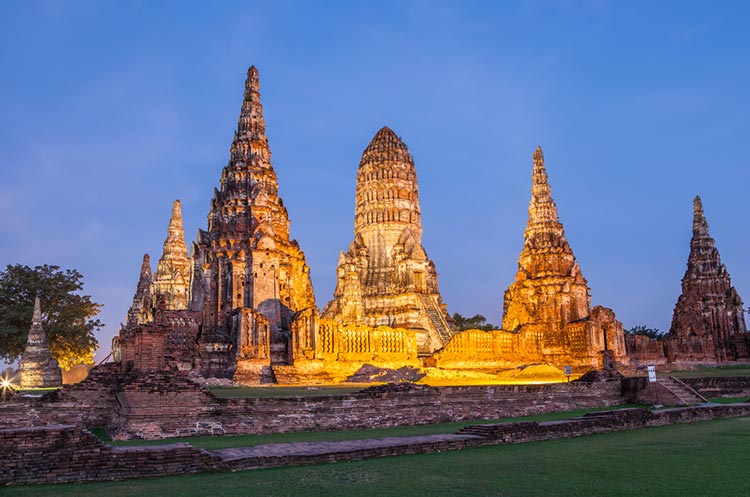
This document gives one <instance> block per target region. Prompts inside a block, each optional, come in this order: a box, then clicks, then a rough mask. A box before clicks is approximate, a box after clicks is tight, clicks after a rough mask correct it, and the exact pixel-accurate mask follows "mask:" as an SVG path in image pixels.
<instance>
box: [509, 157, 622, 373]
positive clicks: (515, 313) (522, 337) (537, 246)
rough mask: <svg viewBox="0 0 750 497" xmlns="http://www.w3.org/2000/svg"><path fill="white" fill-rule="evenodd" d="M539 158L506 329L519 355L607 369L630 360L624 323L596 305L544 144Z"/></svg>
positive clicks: (554, 362) (511, 293)
mask: <svg viewBox="0 0 750 497" xmlns="http://www.w3.org/2000/svg"><path fill="white" fill-rule="evenodd" d="M533 159H534V169H533V172H532V185H531V202H529V220H528V223H527V224H526V231H524V237H523V238H524V241H523V249H522V250H521V255H520V256H519V258H518V273H517V274H516V280H515V281H514V282H513V283H511V285H510V286H509V287H508V289H507V290H506V291H505V297H504V302H503V329H504V330H506V331H510V332H513V333H515V334H516V338H515V344H516V345H514V347H517V349H516V350H515V352H514V353H515V355H516V358H517V359H524V360H527V361H529V360H544V361H545V362H549V363H553V364H555V365H557V366H561V365H573V366H586V367H590V366H597V367H601V368H603V369H608V368H610V367H612V365H613V362H614V361H617V362H620V363H624V362H627V359H626V357H625V340H624V336H623V332H622V323H620V322H619V321H617V319H616V318H615V314H614V312H613V311H612V310H611V309H608V308H605V307H601V306H596V307H595V308H593V309H591V297H590V296H589V288H588V285H587V283H586V278H584V277H583V274H582V273H581V268H580V267H579V266H578V262H577V261H576V258H575V256H574V255H573V250H572V249H571V248H570V244H569V243H568V240H567V239H566V238H565V232H564V230H563V225H562V223H561V222H560V218H559V217H558V215H557V206H556V205H555V201H554V200H552V193H551V190H550V186H549V180H548V178H547V170H546V169H545V167H544V154H543V153H542V148H541V147H538V148H537V149H536V151H535V152H534V155H533Z"/></svg>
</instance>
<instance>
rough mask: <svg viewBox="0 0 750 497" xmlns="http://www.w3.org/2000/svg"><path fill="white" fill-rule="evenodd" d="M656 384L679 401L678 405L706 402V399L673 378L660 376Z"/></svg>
mask: <svg viewBox="0 0 750 497" xmlns="http://www.w3.org/2000/svg"><path fill="white" fill-rule="evenodd" d="M656 382H657V383H658V384H659V385H661V386H662V387H663V388H664V389H666V390H667V391H669V393H671V394H672V395H674V396H675V397H677V399H678V400H679V405H691V404H700V403H702V402H708V399H706V398H705V397H704V396H702V395H701V394H699V393H698V392H696V391H695V390H693V389H692V388H690V387H689V386H688V385H686V384H685V383H684V382H682V381H680V380H678V379H677V378H675V377H674V376H660V377H658V378H657V379H656Z"/></svg>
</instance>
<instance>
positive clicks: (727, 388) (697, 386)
mask: <svg viewBox="0 0 750 497" xmlns="http://www.w3.org/2000/svg"><path fill="white" fill-rule="evenodd" d="M682 381H683V382H685V383H687V384H688V385H690V387H691V388H692V389H693V390H695V391H697V392H698V393H700V394H701V395H703V396H704V397H708V398H711V397H743V396H748V397H750V376H731V377H725V378H682Z"/></svg>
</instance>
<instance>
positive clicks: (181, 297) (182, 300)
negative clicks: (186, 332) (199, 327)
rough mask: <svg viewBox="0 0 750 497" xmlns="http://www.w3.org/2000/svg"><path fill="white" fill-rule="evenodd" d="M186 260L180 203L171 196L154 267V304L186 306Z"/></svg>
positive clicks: (187, 266) (186, 253)
mask: <svg viewBox="0 0 750 497" xmlns="http://www.w3.org/2000/svg"><path fill="white" fill-rule="evenodd" d="M189 283H190V260H189V259H188V252H187V247H186V246H185V231H184V230H183V228H182V204H181V203H180V201H179V200H175V201H174V204H173V206H172V217H171V218H170V220H169V228H168V229H167V239H166V240H164V249H163V251H162V256H161V258H160V259H159V263H158V265H157V267H156V276H155V277H154V281H153V285H152V286H153V295H154V299H155V302H156V307H157V308H164V309H167V310H170V311H179V310H184V309H187V308H188V284H189Z"/></svg>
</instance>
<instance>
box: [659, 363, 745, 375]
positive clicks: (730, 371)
mask: <svg viewBox="0 0 750 497" xmlns="http://www.w3.org/2000/svg"><path fill="white" fill-rule="evenodd" d="M668 374H669V375H671V376H674V377H676V378H705V377H711V376H718V377H727V376H750V365H747V366H718V367H715V368H698V369H691V370H685V371H672V372H670V373H668Z"/></svg>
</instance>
